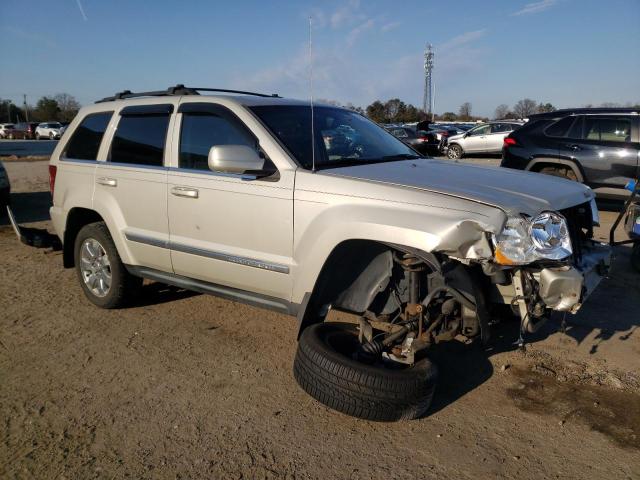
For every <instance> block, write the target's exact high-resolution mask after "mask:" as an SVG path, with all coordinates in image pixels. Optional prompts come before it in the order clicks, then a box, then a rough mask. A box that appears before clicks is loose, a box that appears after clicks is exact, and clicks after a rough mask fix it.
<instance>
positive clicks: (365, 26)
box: [347, 18, 376, 47]
mask: <svg viewBox="0 0 640 480" xmlns="http://www.w3.org/2000/svg"><path fill="white" fill-rule="evenodd" d="M375 23H376V22H375V20H374V19H373V18H370V19H368V20H367V21H366V22H363V23H361V24H360V25H358V26H357V27H355V28H353V29H351V31H350V32H349V34H348V35H347V45H348V46H349V47H351V46H353V45H354V44H355V43H356V41H357V40H358V37H359V36H360V35H362V34H363V33H365V32H366V31H367V30H371V29H372V28H373V27H374V25H375Z"/></svg>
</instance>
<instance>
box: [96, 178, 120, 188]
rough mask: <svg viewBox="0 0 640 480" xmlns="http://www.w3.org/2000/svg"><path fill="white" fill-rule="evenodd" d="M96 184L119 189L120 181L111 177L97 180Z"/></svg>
mask: <svg viewBox="0 0 640 480" xmlns="http://www.w3.org/2000/svg"><path fill="white" fill-rule="evenodd" d="M96 183H98V184H100V185H105V186H107V187H117V186H118V181H117V180H116V179H115V178H109V177H99V178H97V179H96Z"/></svg>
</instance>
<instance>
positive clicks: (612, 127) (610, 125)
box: [584, 116, 631, 142]
mask: <svg viewBox="0 0 640 480" xmlns="http://www.w3.org/2000/svg"><path fill="white" fill-rule="evenodd" d="M630 135H631V121H630V120H629V119H627V118H598V117H589V116H587V117H585V120H584V138H585V139H586V140H598V141H601V142H630V141H631V136H630Z"/></svg>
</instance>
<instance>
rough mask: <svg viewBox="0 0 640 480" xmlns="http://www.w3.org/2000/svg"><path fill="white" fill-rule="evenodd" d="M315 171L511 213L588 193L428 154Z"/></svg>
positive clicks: (564, 183)
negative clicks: (447, 196) (446, 197)
mask: <svg viewBox="0 0 640 480" xmlns="http://www.w3.org/2000/svg"><path fill="white" fill-rule="evenodd" d="M320 173H322V174H328V175H336V176H340V177H347V178H354V179H359V180H364V181H369V182H376V183H384V184H388V185H397V186H401V187H407V188H415V189H419V190H424V191H428V192H433V193H439V194H444V195H451V196H454V197H457V198H462V199H466V200H470V201H474V202H478V203H482V204H485V205H490V206H494V207H497V208H500V209H502V210H504V211H505V212H506V213H508V214H511V215H518V214H520V213H525V214H527V215H531V216H533V215H537V214H538V213H540V212H542V211H544V210H562V209H565V208H568V207H572V206H575V205H579V204H581V203H585V202H588V201H589V200H591V199H592V198H593V197H594V193H593V191H591V189H590V188H589V187H586V186H584V185H582V184H580V183H577V182H572V181H570V180H565V179H563V178H558V177H552V176H549V175H542V174H540V173H531V172H523V171H520V170H511V169H507V168H501V167H487V166H478V165H470V164H466V163H457V162H452V161H440V160H433V159H418V160H404V161H399V162H386V163H378V164H368V165H358V166H352V167H343V168H333V169H327V170H322V171H321V172H320ZM389 200H391V199H389Z"/></svg>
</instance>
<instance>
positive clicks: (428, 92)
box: [422, 44, 434, 121]
mask: <svg viewBox="0 0 640 480" xmlns="http://www.w3.org/2000/svg"><path fill="white" fill-rule="evenodd" d="M433 59H434V53H433V46H432V45H431V44H428V45H427V48H426V49H425V51H424V97H423V102H422V109H423V110H424V112H425V113H426V114H427V117H430V118H431V121H433V118H434V113H433V107H434V105H433V80H432V74H433Z"/></svg>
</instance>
